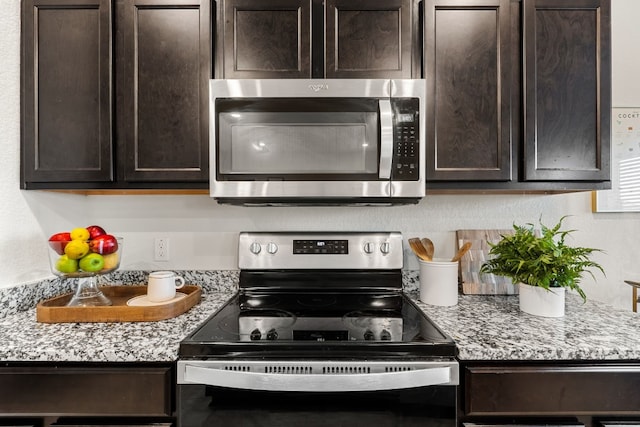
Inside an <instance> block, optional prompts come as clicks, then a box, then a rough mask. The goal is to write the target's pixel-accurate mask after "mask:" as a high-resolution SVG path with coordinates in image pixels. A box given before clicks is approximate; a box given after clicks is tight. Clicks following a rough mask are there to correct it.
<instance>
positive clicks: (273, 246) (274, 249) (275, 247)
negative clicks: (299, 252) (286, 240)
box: [267, 242, 278, 255]
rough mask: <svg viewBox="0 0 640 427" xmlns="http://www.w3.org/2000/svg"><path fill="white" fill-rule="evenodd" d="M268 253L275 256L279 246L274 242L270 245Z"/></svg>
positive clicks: (268, 245)
mask: <svg viewBox="0 0 640 427" xmlns="http://www.w3.org/2000/svg"><path fill="white" fill-rule="evenodd" d="M267 252H268V253H270V254H271V255H273V254H275V253H276V252H278V245H276V244H275V243H273V242H270V243H268V244H267Z"/></svg>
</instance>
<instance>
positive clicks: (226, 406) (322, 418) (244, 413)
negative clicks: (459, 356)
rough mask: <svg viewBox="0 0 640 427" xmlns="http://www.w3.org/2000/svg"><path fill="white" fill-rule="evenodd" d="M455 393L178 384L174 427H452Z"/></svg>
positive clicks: (447, 389) (430, 389)
mask: <svg viewBox="0 0 640 427" xmlns="http://www.w3.org/2000/svg"><path fill="white" fill-rule="evenodd" d="M455 393H456V387H455V386H432V387H422V388H412V389H405V390H395V391H376V392H350V393H300V392H261V391H247V390H237V389H228V388H220V387H211V386H204V385H180V386H178V401H179V407H178V414H179V427H209V426H234V427H235V426H237V427H243V426H246V427H249V426H251V427H264V426H270V427H275V426H278V427H289V426H295V427H301V426H303V427H320V426H322V427H326V426H349V427H359V426H362V427H371V426H376V427H387V426H389V427H391V426H394V427H410V426H421V427H424V426H436V427H437V426H440V427H455V425H456V395H455Z"/></svg>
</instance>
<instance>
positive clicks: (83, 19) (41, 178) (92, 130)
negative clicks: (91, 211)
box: [21, 0, 113, 188]
mask: <svg viewBox="0 0 640 427" xmlns="http://www.w3.org/2000/svg"><path fill="white" fill-rule="evenodd" d="M111 12H112V9H111V2H110V1H109V0H57V1H55V2H52V1H46V0H24V1H23V2H22V93H21V96H22V114H21V115H22V173H23V176H22V186H23V188H28V183H29V182H62V181H70V182H89V181H96V182H98V181H102V182H105V181H111V180H112V178H113V169H112V141H111V122H112V120H111V110H112V107H111V98H112V84H111Z"/></svg>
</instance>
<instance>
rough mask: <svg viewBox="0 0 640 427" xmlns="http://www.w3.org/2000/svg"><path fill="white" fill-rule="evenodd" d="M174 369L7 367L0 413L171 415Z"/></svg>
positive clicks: (0, 378) (0, 377)
mask: <svg viewBox="0 0 640 427" xmlns="http://www.w3.org/2000/svg"><path fill="white" fill-rule="evenodd" d="M171 384H172V371H171V368H170V367H85V366H83V367H65V366H55V367H9V368H7V367H4V368H2V369H1V370H0V413H2V414H3V415H8V414H22V415H24V414H30V415H34V416H36V415H66V416H89V415H101V416H165V417H166V416H171V414H172V405H173V404H172V391H171Z"/></svg>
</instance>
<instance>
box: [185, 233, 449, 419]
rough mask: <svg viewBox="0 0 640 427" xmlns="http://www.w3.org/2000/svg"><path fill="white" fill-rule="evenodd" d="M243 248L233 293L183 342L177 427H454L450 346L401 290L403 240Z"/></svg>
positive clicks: (288, 242) (276, 236) (288, 238)
mask: <svg viewBox="0 0 640 427" xmlns="http://www.w3.org/2000/svg"><path fill="white" fill-rule="evenodd" d="M238 247H239V253H238V262H239V267H240V283H239V291H238V293H237V294H236V295H234V296H233V297H232V298H231V299H230V300H229V301H228V302H227V303H226V304H224V305H223V306H222V307H221V308H220V309H219V310H218V311H217V312H215V313H214V314H213V315H212V316H211V317H210V318H209V319H208V320H207V321H205V322H204V324H203V325H201V327H199V328H198V329H197V330H196V331H194V332H193V333H192V334H191V335H190V336H189V337H187V338H186V339H185V340H183V342H182V343H181V344H180V353H179V361H178V365H177V366H178V374H177V377H178V378H177V380H178V424H179V426H180V427H194V426H213V425H234V426H305V427H315V426H335V425H345V426H347V425H348V426H359V425H367V426H371V425H375V426H386V425H389V426H391V425H393V426H413V425H421V426H424V425H442V426H451V427H453V426H455V423H456V420H455V416H456V390H457V385H458V380H459V373H458V364H457V362H456V360H455V355H456V347H455V343H454V341H453V340H452V339H451V338H450V337H448V336H447V335H446V334H445V333H443V332H442V331H441V330H440V329H439V328H438V327H437V326H436V325H435V324H434V323H433V322H432V321H431V320H430V319H429V318H428V317H427V316H426V315H425V314H424V313H423V312H422V311H421V310H420V309H419V308H418V307H417V306H416V305H415V304H414V303H413V302H412V301H411V300H410V299H409V298H408V297H407V296H406V295H405V294H404V293H403V288H402V266H403V239H402V235H401V234H400V233H394V232H372V233H364V232H354V233H343V232H340V233H326V232H309V233H300V232H295V233H294V232H277V233H241V234H240V237H239V244H238ZM425 422H426V423H428V424H425Z"/></svg>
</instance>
